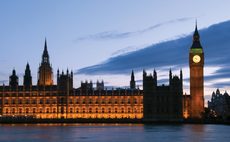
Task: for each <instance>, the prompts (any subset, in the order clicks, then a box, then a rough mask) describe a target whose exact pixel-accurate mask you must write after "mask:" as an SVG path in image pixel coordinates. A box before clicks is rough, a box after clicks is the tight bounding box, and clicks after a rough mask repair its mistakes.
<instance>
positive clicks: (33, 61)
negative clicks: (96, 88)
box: [0, 0, 230, 98]
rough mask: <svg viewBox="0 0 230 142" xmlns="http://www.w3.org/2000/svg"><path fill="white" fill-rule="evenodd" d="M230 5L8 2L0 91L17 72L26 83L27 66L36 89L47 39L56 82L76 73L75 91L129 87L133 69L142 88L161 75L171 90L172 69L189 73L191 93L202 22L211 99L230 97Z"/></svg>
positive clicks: (1, 27)
mask: <svg viewBox="0 0 230 142" xmlns="http://www.w3.org/2000/svg"><path fill="white" fill-rule="evenodd" d="M229 5H230V1H229V0H202V1H201V0H190V1H182V0H164V1H160V0H159V1H157V0H145V1H140V0H68V1H63V0H39V1H35V0H23V1H16V0H14V1H13V0H2V1H1V2H0V17H1V22H0V32H1V34H0V49H1V52H0V81H1V82H0V84H3V83H5V84H8V78H9V75H10V74H11V72H12V69H13V68H15V69H16V71H17V74H18V75H19V77H20V82H22V76H23V74H24V70H25V66H26V63H27V62H28V63H29V64H30V67H31V70H32V75H33V82H34V84H36V83H37V71H38V67H39V63H40V62H41V55H42V51H43V48H44V41H45V38H46V39H47V44H48V51H49V55H50V61H51V63H52V67H53V72H54V74H55V75H56V71H57V69H58V68H59V69H60V70H66V69H67V68H69V69H70V70H71V69H72V70H73V71H74V73H75V78H74V80H75V82H74V86H75V87H79V84H80V82H81V81H82V80H92V81H94V82H96V81H97V80H102V79H103V80H104V81H105V82H106V86H118V87H123V86H128V85H129V81H130V73H131V70H132V69H133V70H134V71H135V73H136V80H139V82H138V83H137V84H138V85H140V87H141V84H142V82H141V80H142V69H146V70H147V72H149V73H151V72H152V70H153V69H154V68H155V69H156V70H157V72H158V74H159V77H158V78H159V82H160V83H161V82H162V83H166V84H167V83H168V82H167V79H168V70H169V68H172V70H173V73H174V74H177V75H179V69H181V68H182V69H183V73H184V79H185V80H184V92H186V93H189V90H188V87H189V86H188V85H189V80H188V77H189V72H188V71H189V70H188V50H189V48H190V46H191V44H192V37H191V34H192V33H193V31H194V27H195V21H196V19H197V21H198V28H199V30H200V34H201V43H202V45H203V48H204V52H205V61H207V63H205V76H206V78H205V95H206V96H208V95H211V92H212V91H214V90H216V88H221V91H224V90H227V91H230V87H229V86H230V69H229V68H227V67H229V63H227V62H229V61H230V59H229V57H227V56H229V55H228V53H229V52H230V49H228V48H227V47H230V42H229V39H230V38H229V37H230V32H229V31H230V26H229V25H230V22H226V21H228V20H230V15H229V13H230V9H229ZM222 22H225V23H222ZM212 25H214V26H212ZM210 26H211V27H210ZM210 34H212V36H210ZM215 37H217V39H216V38H215ZM217 41H219V42H221V44H220V43H217ZM210 46H211V47H212V48H210ZM177 47H178V48H177ZM224 49H225V50H224ZM149 51H151V52H152V53H153V54H151V52H149ZM206 51H207V52H206ZM216 51H218V52H216ZM220 51H224V52H220ZM225 51H226V52H225ZM146 53H148V54H146ZM170 53H172V54H170ZM218 53H219V54H218ZM180 55H183V56H180ZM174 57H175V58H174ZM214 57H215V58H214ZM150 58H151V59H150ZM130 59H132V60H130ZM219 59H220V60H219ZM114 61H115V62H116V63H119V64H114ZM154 61H155V62H154ZM226 73H227V74H226ZM228 73H229V74H228ZM217 74H218V75H217ZM54 81H55V82H56V77H54ZM206 98H208V97H206Z"/></svg>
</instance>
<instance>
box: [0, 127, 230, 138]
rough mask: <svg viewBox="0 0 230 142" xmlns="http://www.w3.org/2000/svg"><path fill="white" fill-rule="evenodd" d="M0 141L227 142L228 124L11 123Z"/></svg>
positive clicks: (0, 135) (228, 136) (2, 129)
mask: <svg viewBox="0 0 230 142" xmlns="http://www.w3.org/2000/svg"><path fill="white" fill-rule="evenodd" d="M0 141H2V142H14V141H15V142H157V141H161V142H171V141H175V142H204V141H209V142H210V141H213V142H216V141H218V142H230V126H228V125H192V124H183V125H156V124H155V125H143V124H15V125H13V124H11V125H0Z"/></svg>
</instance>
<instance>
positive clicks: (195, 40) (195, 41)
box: [191, 20, 202, 48]
mask: <svg viewBox="0 0 230 142" xmlns="http://www.w3.org/2000/svg"><path fill="white" fill-rule="evenodd" d="M191 48H202V46H201V44H200V35H199V32H198V28H197V20H196V25H195V31H194V34H193V44H192V47H191Z"/></svg>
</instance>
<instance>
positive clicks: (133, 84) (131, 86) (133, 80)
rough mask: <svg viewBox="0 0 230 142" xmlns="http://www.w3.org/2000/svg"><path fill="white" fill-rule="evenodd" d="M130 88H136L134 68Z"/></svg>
mask: <svg viewBox="0 0 230 142" xmlns="http://www.w3.org/2000/svg"><path fill="white" fill-rule="evenodd" d="M130 89H136V82H135V77H134V72H133V70H132V74H131V80H130Z"/></svg>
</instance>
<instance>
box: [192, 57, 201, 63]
mask: <svg viewBox="0 0 230 142" xmlns="http://www.w3.org/2000/svg"><path fill="white" fill-rule="evenodd" d="M192 60H193V62H194V63H199V62H200V60H201V58H200V56H199V55H195V56H193V58H192Z"/></svg>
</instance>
